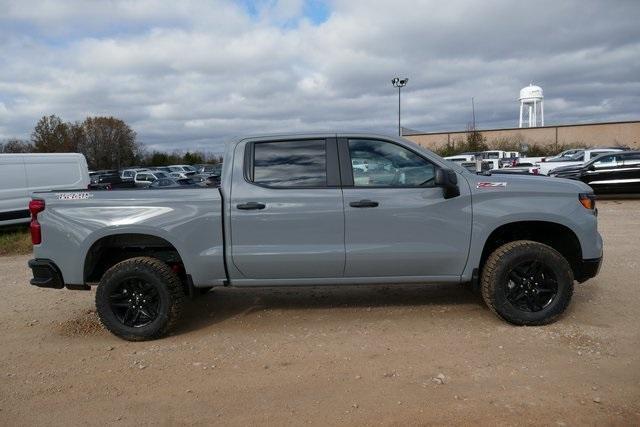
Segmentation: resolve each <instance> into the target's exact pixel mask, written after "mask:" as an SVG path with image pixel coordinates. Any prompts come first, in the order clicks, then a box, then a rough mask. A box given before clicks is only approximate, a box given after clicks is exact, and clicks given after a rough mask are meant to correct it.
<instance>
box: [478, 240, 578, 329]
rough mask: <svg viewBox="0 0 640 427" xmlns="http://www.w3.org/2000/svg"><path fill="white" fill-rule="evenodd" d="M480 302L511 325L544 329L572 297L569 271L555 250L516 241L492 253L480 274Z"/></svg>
mask: <svg viewBox="0 0 640 427" xmlns="http://www.w3.org/2000/svg"><path fill="white" fill-rule="evenodd" d="M481 289H482V298H483V299H484V301H485V303H486V304H487V306H488V307H489V308H490V309H491V310H492V311H493V312H494V313H496V314H497V315H498V316H500V317H502V318H503V319H504V320H506V321H507V322H510V323H513V324H515V325H545V324H548V323H552V322H554V321H555V320H557V318H558V317H559V316H560V315H561V314H562V313H563V312H564V311H565V309H566V308H567V306H568V305H569V302H570V301H571V296H572V295H573V271H572V270H571V266H570V265H569V263H568V262H567V260H566V259H565V258H564V257H563V256H562V255H561V254H560V253H559V252H558V251H556V250H555V249H553V248H551V247H550V246H547V245H545V244H542V243H538V242H533V241H529V240H518V241H515V242H511V243H507V244H505V245H503V246H500V247H499V248H498V249H496V250H495V251H494V252H493V253H492V254H491V255H490V256H489V258H488V259H487V261H486V263H485V265H484V269H483V271H482V282H481Z"/></svg>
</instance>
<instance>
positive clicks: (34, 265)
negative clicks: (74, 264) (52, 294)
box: [29, 259, 64, 289]
mask: <svg viewBox="0 0 640 427" xmlns="http://www.w3.org/2000/svg"><path fill="white" fill-rule="evenodd" d="M29 268H30V269H31V272H32V273H33V279H31V281H30V283H31V284H32V285H33V286H37V287H39V288H53V289H62V288H64V281H63V280H62V274H61V273H60V269H59V268H58V266H57V265H56V264H55V263H54V262H53V261H51V260H48V259H32V260H29Z"/></svg>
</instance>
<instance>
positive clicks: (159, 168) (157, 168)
mask: <svg viewBox="0 0 640 427" xmlns="http://www.w3.org/2000/svg"><path fill="white" fill-rule="evenodd" d="M149 170H151V171H160V172H164V173H170V172H171V169H169V167H168V166H153V167H150V168H149Z"/></svg>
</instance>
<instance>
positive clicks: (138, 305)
mask: <svg viewBox="0 0 640 427" xmlns="http://www.w3.org/2000/svg"><path fill="white" fill-rule="evenodd" d="M109 306H110V307H111V310H112V311H113V314H114V315H115V316H116V318H117V319H118V320H119V321H120V322H121V323H122V324H123V325H125V326H129V327H133V328H140V327H143V326H146V325H148V324H150V323H151V322H153V321H154V320H155V319H156V318H157V317H158V311H159V308H160V295H159V294H158V290H157V289H156V288H155V286H153V285H151V284H150V283H148V282H146V281H144V280H142V279H138V278H134V279H127V280H125V281H123V282H122V283H120V285H119V286H117V287H116V288H115V289H114V290H113V291H112V292H111V294H110V295H109Z"/></svg>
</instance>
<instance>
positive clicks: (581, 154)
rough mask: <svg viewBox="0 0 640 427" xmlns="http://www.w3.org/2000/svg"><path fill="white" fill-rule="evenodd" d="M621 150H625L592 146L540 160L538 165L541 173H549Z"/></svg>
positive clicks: (580, 164)
mask: <svg viewBox="0 0 640 427" xmlns="http://www.w3.org/2000/svg"><path fill="white" fill-rule="evenodd" d="M620 151H623V150H622V149H619V148H592V149H589V150H579V151H578V152H576V153H574V154H572V155H570V156H565V157H557V158H554V159H548V160H547V161H544V162H538V163H536V166H537V167H538V170H539V173H541V174H542V175H549V173H550V172H551V171H552V170H554V169H557V168H561V167H565V166H582V165H584V164H585V163H587V162H589V161H591V160H593V159H594V158H595V157H596V156H599V155H601V154H609V153H616V152H620Z"/></svg>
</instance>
